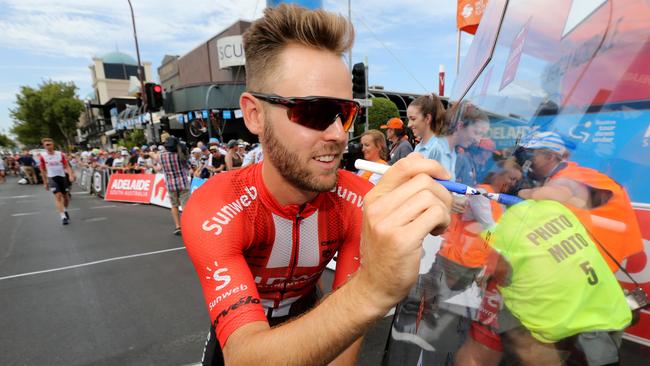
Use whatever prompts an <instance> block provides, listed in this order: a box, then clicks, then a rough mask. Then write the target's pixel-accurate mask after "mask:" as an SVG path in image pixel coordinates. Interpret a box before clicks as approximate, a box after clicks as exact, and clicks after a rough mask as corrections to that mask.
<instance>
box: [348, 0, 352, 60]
mask: <svg viewBox="0 0 650 366" xmlns="http://www.w3.org/2000/svg"><path fill="white" fill-rule="evenodd" d="M348 22H349V23H350V25H352V0H348ZM348 66H349V67H350V71H352V47H350V50H349V51H348Z"/></svg>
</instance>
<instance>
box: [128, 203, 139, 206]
mask: <svg viewBox="0 0 650 366" xmlns="http://www.w3.org/2000/svg"><path fill="white" fill-rule="evenodd" d="M129 206H140V204H139V203H132V204H130V205H129Z"/></svg>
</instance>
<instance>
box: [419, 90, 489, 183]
mask: <svg viewBox="0 0 650 366" xmlns="http://www.w3.org/2000/svg"><path fill="white" fill-rule="evenodd" d="M459 109H460V114H459V113H458V110H459ZM457 116H458V117H457ZM447 121H450V122H449V123H448V124H447V125H448V126H449V129H448V130H447V131H443V133H442V134H441V135H439V136H438V138H437V139H436V140H435V141H434V143H432V144H431V148H430V150H429V159H433V160H437V161H438V162H439V163H440V165H442V166H443V167H444V168H445V169H447V171H448V172H449V174H451V179H450V180H456V157H457V154H456V147H457V146H460V147H463V148H468V147H470V146H472V145H478V143H479V142H480V141H481V139H482V138H484V137H486V136H487V133H488V130H489V129H490V119H489V118H488V116H487V114H485V112H483V111H482V110H480V109H478V108H476V107H475V106H473V105H472V104H469V103H462V105H461V106H459V104H458V103H457V104H455V105H454V106H453V107H452V108H450V109H449V110H448V112H447ZM449 132H451V133H449Z"/></svg>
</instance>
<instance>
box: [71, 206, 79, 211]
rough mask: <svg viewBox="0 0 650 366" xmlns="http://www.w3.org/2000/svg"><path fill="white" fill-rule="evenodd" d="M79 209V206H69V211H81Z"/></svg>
mask: <svg viewBox="0 0 650 366" xmlns="http://www.w3.org/2000/svg"><path fill="white" fill-rule="evenodd" d="M79 210H81V209H80V208H79V207H75V208H69V209H68V211H79Z"/></svg>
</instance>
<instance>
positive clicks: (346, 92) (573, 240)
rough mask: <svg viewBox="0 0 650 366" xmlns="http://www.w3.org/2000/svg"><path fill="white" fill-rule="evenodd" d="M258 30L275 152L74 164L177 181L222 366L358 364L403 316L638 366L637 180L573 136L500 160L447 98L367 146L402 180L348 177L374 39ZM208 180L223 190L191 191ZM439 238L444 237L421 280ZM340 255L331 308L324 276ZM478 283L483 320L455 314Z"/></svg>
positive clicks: (261, 97) (257, 100)
mask: <svg viewBox="0 0 650 366" xmlns="http://www.w3.org/2000/svg"><path fill="white" fill-rule="evenodd" d="M306 30H307V31H306ZM243 38H244V48H245V53H246V73H247V75H246V76H247V80H246V83H247V89H246V90H247V91H246V92H244V93H242V95H241V96H240V106H241V110H242V113H243V116H244V122H245V124H246V127H247V128H248V129H249V131H250V132H251V133H253V134H256V135H258V136H259V138H260V141H261V144H260V145H258V146H248V145H247V144H246V143H244V142H243V141H237V140H231V141H229V142H228V143H226V144H222V143H221V142H220V141H218V140H216V139H215V140H210V141H208V143H207V144H203V143H197V144H196V146H187V144H185V143H184V142H183V141H181V140H180V139H178V138H176V137H174V136H168V137H166V138H165V139H164V141H163V142H162V145H160V146H141V147H139V148H138V147H135V148H132V149H131V150H128V149H125V148H117V149H115V150H113V151H102V150H98V149H93V150H91V151H86V152H82V153H79V154H77V155H75V156H74V157H73V158H72V159H70V165H76V166H90V167H94V168H99V169H106V170H107V171H110V172H115V171H121V172H129V173H139V172H161V173H163V174H165V178H166V181H167V189H168V191H169V193H170V200H171V202H172V217H173V220H174V224H175V230H174V234H178V235H180V234H181V233H182V235H183V240H184V243H185V245H186V247H187V252H188V255H189V257H190V259H191V260H192V261H193V263H194V266H195V269H196V271H197V274H198V276H199V279H200V281H201V285H202V287H203V293H204V296H205V302H206V307H207V309H208V312H209V315H210V319H211V324H210V332H209V336H208V341H207V343H206V347H205V353H204V358H203V363H204V364H224V363H225V364H257V363H262V362H264V363H268V364H286V363H288V364H304V365H309V364H327V363H329V362H333V364H354V362H355V360H356V357H357V355H358V352H359V347H360V344H361V339H362V337H363V334H364V332H365V331H366V330H367V329H368V328H369V327H370V325H371V324H372V323H373V322H374V321H377V320H378V319H381V318H382V317H383V316H384V315H385V314H386V313H387V312H388V311H389V310H390V309H391V308H393V307H394V306H395V305H396V304H399V306H398V308H397V314H396V318H395V322H394V325H393V328H392V331H391V334H392V336H393V338H394V339H396V340H399V341H406V342H410V343H413V344H416V345H418V346H419V347H420V348H422V349H424V350H426V351H432V352H448V353H445V354H453V355H454V359H455V362H456V364H459V365H498V364H499V363H500V362H501V361H502V360H503V358H504V354H507V355H509V356H510V357H513V358H514V359H515V360H516V361H517V362H518V363H520V364H526V365H559V364H564V363H570V364H588V365H606V364H611V363H616V362H617V361H618V357H619V356H618V353H619V348H620V344H621V335H622V332H623V331H624V330H625V329H626V327H628V326H629V325H630V324H631V323H632V312H631V309H630V306H628V301H627V300H626V294H625V292H624V291H623V289H622V288H621V286H620V285H619V284H618V282H617V280H616V278H615V277H614V274H613V272H615V271H617V270H618V269H619V266H620V265H619V263H621V262H622V261H623V260H624V259H625V258H627V257H629V256H630V255H632V254H634V253H636V252H638V251H640V250H641V249H642V240H641V235H640V231H639V225H638V222H637V220H636V217H635V215H634V212H633V210H632V206H631V203H630V199H629V197H628V196H627V194H626V192H625V190H624V189H623V187H621V186H620V185H619V184H618V183H616V182H615V181H614V180H613V179H611V178H610V177H608V176H606V175H605V174H603V173H601V172H599V171H597V170H594V169H590V168H585V167H581V166H579V165H578V164H577V163H575V162H573V161H571V149H572V146H571V144H570V143H569V142H568V140H567V138H566V137H565V136H562V135H561V134H560V133H559V132H557V131H553V130H543V129H541V128H540V129H531V131H530V133H529V134H528V135H527V136H524V138H522V139H521V140H520V141H518V143H517V144H516V146H512V147H509V148H501V149H497V145H496V143H495V141H493V140H492V139H490V138H489V137H488V135H489V131H490V125H491V123H493V122H492V120H491V118H490V116H488V114H487V113H485V112H484V111H482V110H481V109H480V108H478V107H477V106H475V105H473V104H472V103H470V102H465V101H463V102H456V103H452V104H451V105H450V106H449V107H448V108H445V107H444V106H443V103H442V102H441V100H440V99H439V98H438V97H437V96H436V95H434V94H431V95H425V96H421V97H419V98H417V99H415V100H414V101H413V102H412V103H411V104H410V105H409V106H408V109H407V121H406V122H407V123H404V122H405V121H403V120H401V119H400V118H392V119H389V120H388V121H385V124H383V125H381V127H380V130H369V131H365V132H364V133H363V134H362V135H361V137H360V143H361V151H362V153H363V157H364V159H365V160H369V161H372V162H375V163H379V164H386V165H390V166H391V168H390V169H388V170H387V172H386V173H385V174H384V175H381V174H378V173H375V172H370V171H358V172H356V174H354V173H351V172H347V171H344V170H341V169H338V168H339V164H340V163H341V159H342V157H343V153H344V151H345V147H346V146H347V142H348V135H347V133H348V129H349V128H350V126H351V125H352V124H353V122H354V120H355V118H356V116H357V114H358V112H359V110H360V105H359V104H358V103H357V102H355V101H354V100H352V98H351V97H352V94H351V80H350V74H349V70H348V66H347V65H345V63H344V62H343V60H342V58H341V55H342V54H343V53H344V52H345V51H346V50H348V49H349V48H350V47H351V44H352V42H353V39H354V32H353V30H352V28H351V25H350V24H349V23H348V21H347V20H346V19H345V18H344V17H342V16H339V15H335V14H332V13H328V12H325V11H322V10H318V11H309V10H306V9H303V8H300V7H297V6H293V5H280V6H278V7H275V8H267V9H266V10H265V12H264V16H263V17H262V18H260V19H258V20H256V21H255V22H254V23H253V24H252V25H251V27H250V28H249V29H248V30H247V32H246V33H245V34H244V37H243ZM283 95H284V96H283ZM285 96H286V97H285ZM290 96H297V97H290ZM532 124H533V125H534V120H533V123H532ZM382 130H383V131H385V133H384V132H382ZM412 152H415V154H414V153H412ZM48 153H49V152H48ZM15 160H18V159H15ZM37 160H38V159H37ZM41 160H43V158H42V157H41ZM259 162H262V163H261V164H257V163H259ZM15 164H21V165H22V164H25V165H26V166H35V165H37V164H33V163H32V162H30V161H29V159H27V158H25V159H23V160H22V163H21V162H18V163H15ZM15 164H14V165H11V167H12V169H15ZM6 165H7V164H6ZM42 166H43V164H41V167H42ZM63 167H65V163H64V164H63V165H62V166H58V165H57V168H56V169H57V174H59V173H60V172H59V170H61V169H63ZM59 168H61V169H59ZM50 171H51V170H49V169H48V171H47V172H48V174H49V173H50ZM23 174H25V175H28V174H29V175H31V174H32V172H31V170H30V169H25V170H24V171H23ZM191 177H197V178H211V179H209V180H208V181H207V182H206V183H205V184H204V185H203V186H202V187H201V188H200V189H199V190H197V191H196V193H194V194H193V195H192V196H191V197H189V194H188V189H189V187H188V184H189V179H190V178H191ZM72 178H73V179H74V177H72ZM28 180H29V181H30V182H32V181H33V180H34V179H33V177H31V178H28ZM436 180H448V181H452V182H456V183H462V184H464V185H466V186H469V187H474V188H476V189H477V190H478V192H480V193H482V194H478V195H465V194H458V193H453V194H452V193H450V192H449V191H447V190H446V189H445V188H443V186H442V185H440V184H436V183H435V182H436ZM506 195H508V196H509V197H512V198H516V201H510V203H515V202H516V204H509V205H506V204H503V202H505V201H500V200H499V197H506ZM181 206H182V207H183V214H182V217H181V214H180V211H179V207H181ZM362 208H363V209H362ZM62 212H64V211H62ZM62 215H63V213H62ZM62 217H63V216H62ZM429 234H433V235H439V236H441V237H442V242H441V244H440V249H439V250H438V252H437V253H436V254H435V260H434V261H433V262H432V264H431V265H430V266H431V267H430V268H428V269H427V270H425V271H420V268H419V264H420V259H421V258H422V253H423V248H422V243H423V240H424V239H425V238H426V237H427V235H429ZM426 249H427V248H425V249H424V250H425V251H426ZM335 253H338V256H337V269H336V274H335V280H334V285H333V290H334V291H333V292H332V293H331V294H330V295H329V296H328V297H326V298H324V299H323V298H322V295H321V293H320V288H319V286H318V283H319V279H320V275H321V274H322V272H323V270H324V268H325V265H326V264H327V263H328V262H329V261H330V260H331V259H332V258H333V257H334V255H335ZM206 271H207V272H206ZM470 287H477V288H478V291H479V292H480V294H481V303H480V305H479V307H478V309H474V310H468V309H460V310H459V307H458V305H453V304H452V305H450V304H449V303H448V302H447V300H450V299H451V298H452V297H455V296H457V295H459V294H461V293H463V292H464V291H465V290H467V289H468V288H470ZM634 310H638V309H634ZM458 316H461V317H463V318H466V320H467V322H468V324H469V326H468V329H467V332H468V334H469V337H466V338H463V339H462V342H461V343H460V344H455V345H452V346H449V345H448V343H449V342H444V340H443V339H441V338H442V337H445V335H444V333H442V332H441V331H439V328H440V327H445V326H447V325H449V324H451V323H452V320H451V319H456V318H457V317H458ZM289 320H291V321H289ZM459 324H460V323H459ZM437 328H438V331H435V329H437ZM445 344H447V345H445ZM445 347H447V348H445Z"/></svg>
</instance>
